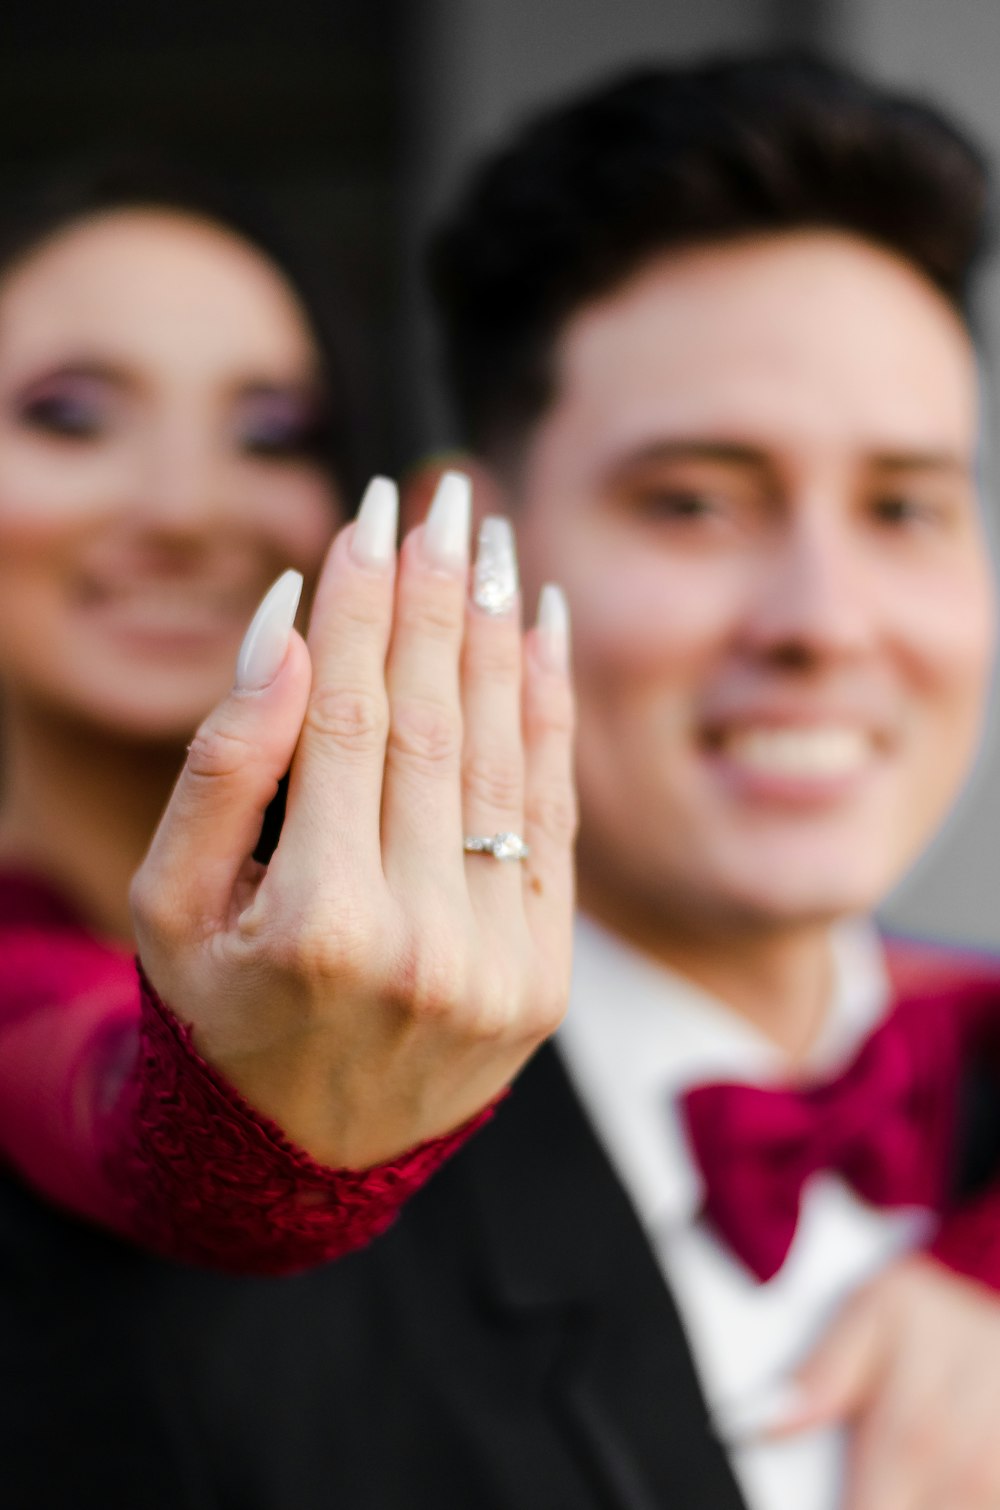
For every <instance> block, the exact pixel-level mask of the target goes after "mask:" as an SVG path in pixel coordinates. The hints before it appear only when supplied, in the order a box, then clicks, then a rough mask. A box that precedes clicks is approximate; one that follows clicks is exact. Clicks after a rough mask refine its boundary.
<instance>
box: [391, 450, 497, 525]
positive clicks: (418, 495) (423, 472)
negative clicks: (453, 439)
mask: <svg viewBox="0 0 1000 1510" xmlns="http://www.w3.org/2000/svg"><path fill="white" fill-rule="evenodd" d="M445 472H464V473H465V475H466V476H467V477H468V478H469V479H470V480H471V482H472V538H473V539H475V538H476V533H477V531H478V529H479V524H480V521H481V520H483V519H484V518H485V517H486V515H487V514H505V513H506V512H507V510H508V502H507V497H506V494H505V492H504V489H503V487H502V486H501V484H500V482H499V481H498V479H497V477H496V475H495V474H494V473H493V472H492V471H491V469H490V468H489V467H488V466H487V465H486V463H485V462H484V461H480V460H479V458H478V457H477V456H474V455H473V454H472V452H471V451H447V452H443V453H441V454H439V455H437V456H429V457H427V459H426V460H425V461H420V462H418V463H417V464H416V466H414V467H412V468H410V470H409V471H408V472H407V473H406V474H405V476H404V477H403V480H402V485H401V488H400V519H401V525H402V529H403V531H404V532H405V531H406V530H409V529H412V528H413V526H414V525H415V524H420V523H422V521H423V520H424V519H426V518H427V510H428V509H429V508H430V506H431V499H432V498H433V497H434V492H435V490H436V488H437V485H438V483H439V482H440V480H441V477H442V475H443V473H445Z"/></svg>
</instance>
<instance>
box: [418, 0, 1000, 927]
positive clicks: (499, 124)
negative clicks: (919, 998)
mask: <svg viewBox="0 0 1000 1510" xmlns="http://www.w3.org/2000/svg"><path fill="white" fill-rule="evenodd" d="M411 16H412V18H413V27H412V36H411V49H410V52H411V63H412V68H411V70H410V79H411V81H412V84H411V88H412V94H411V97H410V99H409V101H408V111H409V118H410V122H411V128H410V132H409V148H410V165H409V171H408V173H407V174H406V175H405V182H406V184H407V191H406V192H407V203H406V205H405V207H404V209H405V212H406V217H405V218H406V224H407V227H408V236H409V240H410V251H411V256H410V258H409V259H408V260H409V263H410V265H411V266H415V265H416V264H417V250H418V247H419V245H420V243H421V241H422V239H423V236H424V233H425V231H426V228H427V226H428V224H429V223H430V222H431V221H432V220H433V218H434V216H435V214H436V212H437V210H438V208H439V207H440V205H441V203H442V202H443V200H445V199H446V198H447V196H448V195H449V193H450V192H451V190H452V188H453V187H454V185H455V183H456V181H457V179H458V178H459V176H460V175H461V173H462V170H463V168H464V167H465V165H466V164H467V163H468V162H469V160H470V159H471V158H472V157H474V156H475V155H476V154H477V152H478V151H479V150H480V148H481V147H482V146H483V145H484V144H485V143H487V142H489V141H491V140H493V139H494V138H495V137H496V135H497V134H498V133H501V132H503V131H505V130H507V129H509V128H510V127H511V126H512V125H513V124H514V123H515V122H516V121H517V120H518V118H519V117H520V116H522V115H523V114H524V113H525V112H526V111H527V110H529V109H531V108H532V107H533V106H534V105H536V104H537V103H538V102H540V101H543V100H545V99H548V98H550V97H554V96H556V95H558V94H559V93H561V92H564V91H566V90H568V89H570V88H572V87H573V86H575V85H577V84H581V83H583V82H585V81H586V80H588V79H590V78H593V77H595V76H597V75H599V74H602V73H606V72H608V71H610V70H611V69H613V68H617V67H624V66H626V65H628V64H631V63H637V62H642V61H643V60H649V59H650V58H653V57H664V56H675V57H684V56H690V55H692V54H697V53H699V52H702V51H706V50H710V49H717V48H723V47H732V48H739V47H744V46H754V45H758V46H759V45H766V44H768V43H770V42H776V41H782V42H800V41H801V42H816V43H819V44H821V45H823V46H825V47H826V48H827V49H828V50H829V51H830V52H833V53H835V54H840V55H842V56H844V57H846V58H847V59H849V60H850V61H853V62H856V63H858V64H859V65H860V66H862V67H864V68H865V69H866V70H867V71H869V72H873V73H875V74H877V75H879V76H882V77H884V78H885V79H887V80H891V81H893V82H895V83H898V84H901V85H905V86H907V87H910V88H915V87H919V88H922V89H926V90H927V91H928V92H929V93H932V94H933V95H935V96H936V97H937V98H938V99H939V100H940V101H941V102H942V103H943V104H945V105H946V106H948V107H950V108H951V109H953V110H954V111H955V112H956V113H958V114H959V115H961V116H962V117H963V118H964V119H965V120H966V121H967V122H968V123H969V124H970V125H971V126H972V127H973V128H974V129H975V130H976V131H977V133H978V134H979V135H980V137H981V138H982V139H983V140H984V141H985V142H986V143H987V144H988V145H990V146H991V147H992V148H993V150H994V151H995V152H996V153H997V155H998V157H1000V84H998V82H997V80H998V75H1000V0H414V3H413V8H412V11H411ZM984 313H985V315H986V320H985V323H986V326H987V329H988V331H989V332H990V335H991V340H990V344H991V346H992V347H993V349H994V350H996V351H997V352H998V353H1000V275H997V274H994V275H993V276H992V277H991V278H990V280H989V282H988V286H987V288H986V290H985V298H984ZM406 323H407V332H406V339H405V341H404V348H405V349H406V350H407V351H408V352H409V357H408V360H407V362H406V365H405V370H404V371H403V373H402V374H401V376H402V378H403V380H404V391H405V392H407V393H408V394H409V395H411V398H410V399H409V400H408V402H409V403H410V404H411V405H412V402H413V400H412V395H417V396H418V399H417V407H416V408H413V407H411V409H410V411H409V418H410V424H409V428H410V431H411V433H410V435H409V436H408V437H407V439H408V447H407V449H409V451H410V453H411V454H415V453H416V452H417V451H418V450H419V449H420V448H421V447H426V446H427V445H436V444H440V443H441V442H442V440H444V439H446V438H447V436H448V421H447V416H446V414H445V412H444V410H443V407H442V405H441V402H440V399H439V397H438V394H437V389H436V385H435V383H434V381H433V368H434V362H433V343H432V341H431V339H430V335H429V329H428V324H427V321H426V315H425V314H424V312H423V307H422V301H421V298H420V295H419V293H418V290H417V285H416V283H415V282H414V284H413V285H412V286H411V288H410V291H409V297H408V300H407V311H406ZM996 389H997V392H998V393H1000V381H998V382H997V384H996ZM992 419H993V416H992V414H991V415H990V420H991V422H992ZM991 491H992V490H991ZM987 507H988V509H990V510H991V511H995V510H996V509H998V508H1000V500H997V499H994V498H993V497H992V496H991V497H989V498H988V499H987ZM995 701H996V700H995ZM992 722H993V723H995V722H996V718H995V717H994V719H993V720H992ZM886 917H887V919H888V920H889V921H890V922H891V923H892V924H893V925H894V926H896V927H899V928H902V929H904V930H907V931H913V932H920V933H924V934H931V935H936V936H940V937H950V938H955V939H960V940H970V941H976V942H980V943H984V944H990V945H993V946H1000V740H998V739H997V737H996V736H995V735H992V736H991V738H990V741H989V744H988V748H987V752H986V755H985V758H984V760H983V761H982V762H981V764H980V769H979V771H978V773H977V776H976V778H975V779H974V781H973V783H972V786H971V788H970V790H969V793H968V794H967V796H966V798H965V799H964V801H963V802H962V804H961V805H960V807H959V809H958V811H957V813H956V814H955V816H954V817H953V819H952V820H951V822H950V823H949V825H948V827H947V829H946V831H945V833H944V834H943V835H942V837H941V839H940V840H939V841H938V843H937V844H936V846H935V847H934V849H933V851H932V852H931V854H930V855H929V857H928V858H927V859H926V860H925V861H924V862H923V863H922V864H921V865H920V866H919V868H918V869H917V871H916V872H915V873H914V875H913V876H912V877H911V878H910V879H909V880H908V881H907V883H906V884H905V885H904V886H903V887H902V888H900V890H899V892H898V893H897V894H896V896H895V897H894V898H892V899H891V902H890V905H889V906H888V907H887V908H886Z"/></svg>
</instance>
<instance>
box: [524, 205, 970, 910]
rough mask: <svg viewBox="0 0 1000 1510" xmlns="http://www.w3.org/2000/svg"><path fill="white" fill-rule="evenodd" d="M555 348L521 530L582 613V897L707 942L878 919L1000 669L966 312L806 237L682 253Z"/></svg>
mask: <svg viewBox="0 0 1000 1510" xmlns="http://www.w3.org/2000/svg"><path fill="white" fill-rule="evenodd" d="M556 355H557V388H556V397H555V400H554V402H553V404H552V405H551V407H550V408H549V410H548V411H547V412H546V414H545V415H544V416H543V418H542V420H541V421H540V422H539V424H538V425H537V427H536V429H535V431H534V432H533V434H532V436H531V437H530V440H529V444H528V448H527V451H526V454H525V458H524V470H523V473H522V476H521V482H520V485H519V494H520V503H519V509H520V526H519V536H520V542H521V551H522V556H523V560H524V574H525V578H526V581H527V584H528V586H529V587H531V588H537V587H538V585H539V584H540V583H541V582H542V581H545V580H547V579H550V578H551V579H553V580H556V581H559V582H562V583H563V584H564V585H565V587H566V589H567V592H568V594H569V599H570V606H571V611H572V615H573V643H574V658H575V671H576V681H577V687H578V694H579V707H580V731H579V781H580V794H581V809H582V827H581V846H580V884H581V895H582V898H583V900H584V903H585V904H586V905H589V906H590V907H591V908H592V909H593V910H595V911H596V912H597V913H598V915H601V916H604V917H605V918H606V919H607V920H608V921H610V922H612V923H615V922H620V923H622V924H623V925H625V926H627V927H628V926H631V927H635V928H637V929H639V930H643V929H644V928H654V929H655V928H656V927H657V926H658V923H659V924H663V925H669V926H671V927H673V928H675V929H676V928H681V929H683V930H685V931H687V930H691V929H693V930H696V931H697V932H699V933H702V932H704V931H706V930H707V931H709V932H712V931H714V930H715V929H717V928H719V927H725V928H734V927H739V928H744V927H750V928H756V927H760V926H767V927H771V926H775V925H778V926H784V925H787V924H794V923H797V922H800V921H806V920H818V919H825V918H829V917H833V916H836V915H839V914H842V913H845V912H851V911H857V910H864V909H868V908H870V907H872V906H873V905H875V904H876V903H877V902H878V901H879V900H880V899H881V898H882V897H883V895H884V894H885V892H886V891H887V890H888V889H889V888H890V886H891V885H892V884H893V883H894V882H895V881H896V879H897V878H898V876H899V875H900V874H901V872H902V871H903V870H904V869H905V868H906V866H907V865H908V864H909V862H910V861H911V860H912V859H913V858H914V857H915V856H916V855H917V853H918V852H919V851H920V850H921V849H922V848H923V846H924V845H925V843H926V842H927V839H928V837H929V835H930V834H931V833H932V831H933V830H934V829H935V828H936V827H937V825H938V823H939V822H940V820H941V818H942V816H943V814H944V813H945V811H946V810H947V808H948V807H949V805H950V803H951V802H952V800H953V798H954V796H955V794H956V790H957V788H958V787H959V785H960V783H961V781H962V780H963V778H964V776H965V774H966V772H967V769H968V767H969V764H970V761H971V758H972V756H973V753H974V750H975V746H976V743H977V738H978V735H979V730H980V722H981V716H982V712H983V704H984V699H985V691H986V685H987V680H988V674H989V666H990V662H991V655H992V643H993V633H994V601H993V589H992V578H991V573H990V570H989V566H988V563H987V559H986V551H985V546H984V541H983V536H982V530H981V526H980V521H979V517H978V507H977V499H976V494H975V487H974V482H973V476H972V470H973V449H974V443H975V431H976V378H975V364H974V356H973V351H972V348H971V344H970V342H969V339H968V336H967V334H966V332H965V330H964V329H963V327H962V325H961V323H960V322H959V320H958V318H957V317H956V315H955V314H954V313H953V312H952V311H951V309H950V308H949V306H948V305H947V304H946V302H945V301H944V300H943V298H942V297H941V296H940V295H939V294H938V293H937V292H936V291H935V290H934V289H933V288H932V287H931V286H930V285H929V284H928V283H926V282H925V281H924V280H923V279H922V278H921V277H920V275H919V274H918V273H917V272H915V271H914V270H913V269H911V268H910V267H909V266H908V265H906V264H904V263H903V262H901V261H899V260H897V259H895V258H893V257H892V256H890V255H889V254H888V253H886V252H883V251H881V250H879V249H877V248H875V247H874V246H870V245H868V244H866V243H864V242H862V241H858V240H854V239H852V238H848V237H846V236H840V235H837V234H834V233H809V234H789V235H783V236H774V237H769V238H764V239H761V240H758V241H755V242H749V241H747V242H742V243H739V244H730V245H724V246H719V247H714V248H709V249H701V250H692V251H690V252H686V253H683V254H677V255H672V256H668V257H665V258H663V259H662V260H657V261H656V262H654V263H652V264H650V265H648V266H646V267H645V268H644V269H643V270H642V271H641V272H640V273H639V274H638V275H637V276H636V277H634V278H633V279H632V280H630V281H629V282H628V283H627V284H626V285H625V286H623V287H622V288H620V289H619V290H617V291H616V292H614V293H613V294H611V295H609V296H608V297H606V298H603V299H601V300H599V301H597V302H595V303H593V304H591V305H588V306H586V307H584V308H583V309H582V310H580V311H579V312H578V313H577V314H576V315H575V316H574V317H573V318H572V319H571V320H570V321H569V322H568V324H567V326H566V327H565V329H564V331H563V333H562V336H561V338H560V341H559V345H558V348H557V353H556Z"/></svg>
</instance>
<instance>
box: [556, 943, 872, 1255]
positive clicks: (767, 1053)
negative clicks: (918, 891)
mask: <svg viewBox="0 0 1000 1510" xmlns="http://www.w3.org/2000/svg"><path fill="white" fill-rule="evenodd" d="M830 942H831V949H832V951H833V963H834V986H833V995H832V999H831V1002H830V1008H829V1011H828V1013H827V1018H826V1022H825V1025H824V1027H823V1030H822V1032H821V1033H820V1035H819V1037H818V1039H817V1042H816V1043H815V1044H814V1045H813V1049H812V1051H811V1053H810V1055H809V1060H808V1063H809V1066H810V1067H811V1068H813V1069H815V1070H816V1071H817V1073H835V1072H836V1070H837V1069H838V1068H839V1067H840V1066H841V1065H842V1064H843V1063H845V1062H846V1061H847V1060H848V1059H850V1057H851V1056H852V1055H853V1053H854V1052H855V1050H856V1049H857V1048H858V1047H859V1045H860V1044H861V1042H862V1041H863V1040H864V1038H865V1037H866V1036H867V1035H868V1033H870V1032H871V1030H872V1028H873V1027H874V1026H875V1024H876V1023H877V1022H878V1021H879V1020H880V1019H881V1018H882V1017H883V1016H884V1014H885V1011H886V1009H887V1006H888V1002H889V985H888V975H887V972H886V967H885V962H884V958H883V954H882V947H881V943H880V940H879V938H878V934H877V932H876V930H875V928H874V926H873V925H872V924H871V923H870V922H868V921H867V920H865V921H861V920H852V921H850V922H847V923H841V924H838V925H836V926H835V927H834V928H833V929H832V930H831V939H830ZM558 1042H559V1046H560V1050H561V1052H562V1055H563V1058H564V1060H565V1062H566V1064H567V1067H568V1069H569V1072H570V1075H571V1077H572V1079H573V1082H574V1084H575V1085H576V1088H577V1091H578V1092H579V1094H580V1095H581V1097H582V1098H583V1101H584V1103H585V1105H586V1106H587V1108H588V1110H589V1112H590V1114H591V1117H592V1119H593V1121H594V1123H595V1125H596V1128H597V1131H598V1134H599V1136H600V1137H601V1139H602V1141H603V1142H604V1144H605V1147H606V1150H607V1152H608V1153H609V1154H610V1156H611V1157H612V1160H613V1161H614V1162H615V1163H616V1165H617V1166H618V1168H619V1170H620V1172H621V1173H622V1174H623V1175H624V1177H625V1181H626V1184H627V1186H628V1188H629V1190H630V1192H631V1194H632V1197H633V1200H634V1202H635V1204H636V1206H637V1209H638V1211H639V1215H640V1217H641V1218H642V1219H643V1220H644V1221H645V1222H646V1223H647V1224H648V1225H655V1226H661V1225H662V1224H663V1222H664V1221H670V1222H673V1221H687V1220H690V1219H691V1218H692V1217H693V1216H694V1214H695V1213H696V1211H697V1210H698V1208H699V1207H700V1205H701V1195H702V1192H701V1182H700V1178H699V1175H698V1172H697V1170H696V1168H695V1165H694V1163H693V1162H692V1159H691V1156H690V1153H689V1150H688V1144H687V1138H686V1134H685V1131H684V1127H683V1124H682V1122H681V1120H680V1118H679V1116H678V1114H677V1110H676V1100H677V1097H678V1095H679V1094H680V1093H681V1092H682V1091H684V1090H686V1089H687V1088H688V1087H689V1086H692V1085H697V1084H701V1083H705V1082H707V1081H712V1080H727V1079H729V1080H739V1081H741V1082H744V1083H750V1084H767V1083H770V1082H774V1081H780V1080H782V1079H784V1078H785V1075H786V1072H787V1066H786V1062H785V1059H784V1056H783V1055H782V1053H781V1051H780V1050H779V1049H778V1048H777V1047H776V1045H774V1044H773V1043H772V1042H771V1041H770V1040H769V1039H768V1038H766V1037H765V1036H764V1034H763V1033H761V1032H760V1031H759V1030H758V1029H757V1028H755V1027H754V1026H753V1024H751V1023H749V1022H747V1021H746V1019H745V1018H743V1017H741V1016H740V1015H739V1014H738V1013H737V1012H734V1011H733V1010H732V1009H731V1008H730V1007H728V1006H727V1005H726V1004H725V1002H723V1001H721V1000H720V999H719V998H717V997H715V996H713V995H712V994H711V993H709V992H708V991H704V990H702V989H701V988H700V987H699V986H696V985H695V984H694V983H693V982H692V981H690V980H688V979H687V978H686V977H685V976H683V975H681V974H679V973H678V972H677V971H674V970H671V969H669V968H667V967H666V966H664V965H661V964H660V963H658V962H657V961H654V960H653V959H651V958H650V957H649V956H647V955H645V954H643V953H641V952H640V951H639V950H638V949H636V948H635V947H634V946H632V945H631V944H629V943H627V942H626V941H625V940H624V939H622V938H621V937H620V936H619V935H617V934H613V933H611V932H609V931H608V930H607V929H605V928H603V927H602V926H601V925H600V924H598V923H596V922H594V920H593V919H591V918H588V917H586V916H584V915H580V916H579V917H578V919H577V923H576V929H575V944H574V966H573V985H572V990H571V994H570V1009H569V1013H568V1014H567V1017H566V1021H565V1022H564V1023H563V1026H562V1027H561V1028H560V1030H559V1034H558Z"/></svg>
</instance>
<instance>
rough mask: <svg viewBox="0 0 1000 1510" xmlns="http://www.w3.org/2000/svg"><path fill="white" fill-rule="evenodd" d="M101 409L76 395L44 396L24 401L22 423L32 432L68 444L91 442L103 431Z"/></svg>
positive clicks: (49, 394)
mask: <svg viewBox="0 0 1000 1510" xmlns="http://www.w3.org/2000/svg"><path fill="white" fill-rule="evenodd" d="M105 419H106V415H105V412H104V406H103V405H102V404H100V403H99V402H98V401H97V400H96V398H95V397H93V396H89V395H85V394H79V393H46V394H38V395H36V396H35V397H33V398H29V399H27V400H26V401H25V402H24V403H23V404H22V406H21V420H22V422H23V423H24V424H25V425H27V426H28V427H29V428H30V429H32V430H42V431H44V432H45V433H46V434H48V435H58V436H62V437H65V438H66V439H70V440H93V439H95V438H96V437H97V436H98V435H99V434H100V433H101V431H102V430H103V428H104V425H105Z"/></svg>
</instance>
